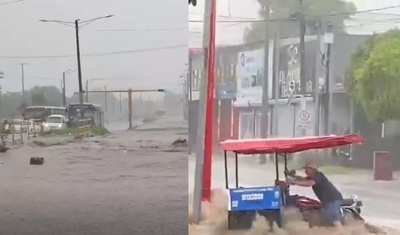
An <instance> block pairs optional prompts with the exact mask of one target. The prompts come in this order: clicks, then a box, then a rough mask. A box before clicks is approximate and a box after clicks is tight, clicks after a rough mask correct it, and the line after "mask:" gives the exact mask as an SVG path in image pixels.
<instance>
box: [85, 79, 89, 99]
mask: <svg viewBox="0 0 400 235" xmlns="http://www.w3.org/2000/svg"><path fill="white" fill-rule="evenodd" d="M85 96H86V103H89V80H86V94H85Z"/></svg>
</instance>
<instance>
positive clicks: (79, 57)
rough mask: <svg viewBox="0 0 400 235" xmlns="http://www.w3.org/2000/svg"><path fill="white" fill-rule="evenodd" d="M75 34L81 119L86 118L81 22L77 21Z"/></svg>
mask: <svg viewBox="0 0 400 235" xmlns="http://www.w3.org/2000/svg"><path fill="white" fill-rule="evenodd" d="M75 34H76V59H77V63H78V83H79V104H80V111H81V112H80V113H81V118H83V117H84V113H83V88H82V67H81V50H80V46H79V20H75Z"/></svg>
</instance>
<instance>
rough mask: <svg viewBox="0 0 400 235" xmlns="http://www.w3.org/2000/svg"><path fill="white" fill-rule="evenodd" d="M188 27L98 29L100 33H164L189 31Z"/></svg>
mask: <svg viewBox="0 0 400 235" xmlns="http://www.w3.org/2000/svg"><path fill="white" fill-rule="evenodd" d="M187 29H188V27H176V28H154V29H98V30H96V31H99V32H162V31H176V30H187Z"/></svg>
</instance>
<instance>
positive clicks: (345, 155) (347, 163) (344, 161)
mask: <svg viewBox="0 0 400 235" xmlns="http://www.w3.org/2000/svg"><path fill="white" fill-rule="evenodd" d="M336 158H337V161H338V162H339V165H341V166H343V167H351V164H352V161H353V159H352V157H351V152H350V151H342V150H340V149H337V150H336Z"/></svg>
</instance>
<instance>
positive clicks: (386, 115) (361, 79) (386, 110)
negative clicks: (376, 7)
mask: <svg viewBox="0 0 400 235" xmlns="http://www.w3.org/2000/svg"><path fill="white" fill-rule="evenodd" d="M346 75H347V76H346V80H348V81H347V84H346V87H347V89H348V90H349V92H350V94H351V97H352V98H353V99H354V101H356V102H358V103H360V104H361V106H362V107H363V109H364V111H365V114H366V115H367V118H368V120H369V121H379V122H383V121H387V120H393V119H395V120H400V106H399V104H400V95H399V94H400V30H391V31H389V32H387V33H384V34H380V35H375V36H373V37H372V38H371V39H370V40H368V41H367V42H366V43H365V44H364V46H362V47H360V48H359V49H358V51H356V53H354V54H353V56H352V59H351V63H350V64H349V66H348V68H347V72H346Z"/></svg>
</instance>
